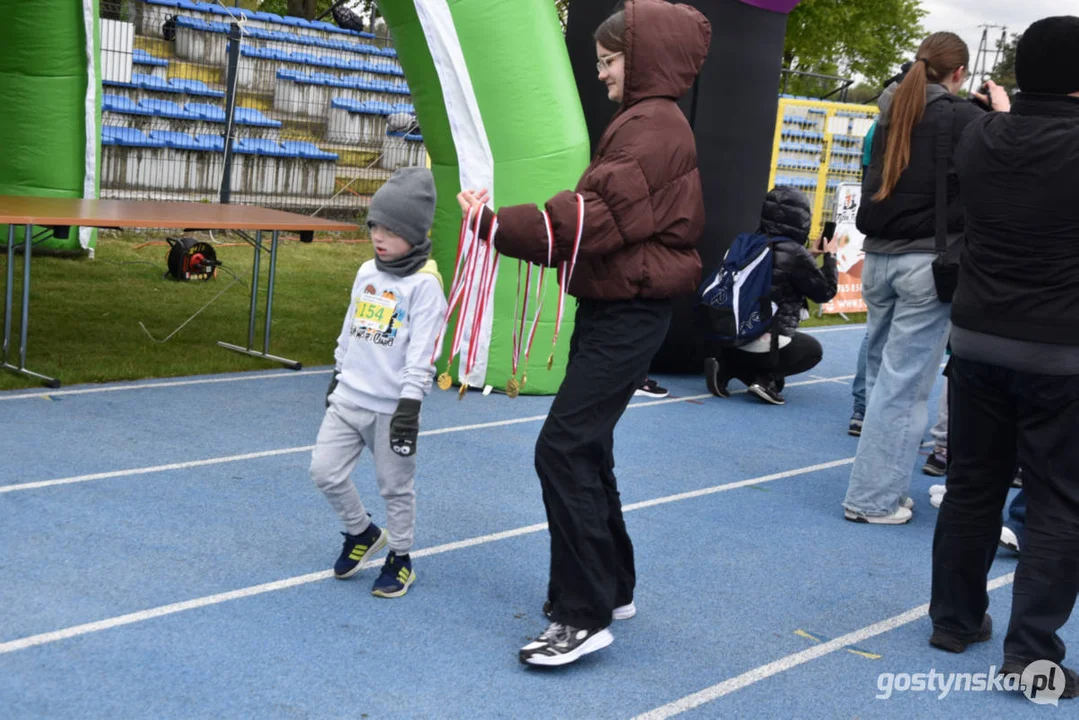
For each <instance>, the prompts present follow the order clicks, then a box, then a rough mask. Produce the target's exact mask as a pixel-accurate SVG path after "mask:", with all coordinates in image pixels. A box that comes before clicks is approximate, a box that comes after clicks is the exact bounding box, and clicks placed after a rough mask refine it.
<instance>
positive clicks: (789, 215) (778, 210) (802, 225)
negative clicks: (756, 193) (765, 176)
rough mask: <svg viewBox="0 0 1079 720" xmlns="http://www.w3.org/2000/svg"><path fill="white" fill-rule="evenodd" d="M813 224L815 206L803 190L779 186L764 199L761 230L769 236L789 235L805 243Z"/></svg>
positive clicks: (798, 241)
mask: <svg viewBox="0 0 1079 720" xmlns="http://www.w3.org/2000/svg"><path fill="white" fill-rule="evenodd" d="M812 224H813V208H812V207H811V206H810V204H809V198H807V197H806V196H805V193H803V192H802V191H801V190H797V189H795V188H792V187H777V188H774V189H773V190H772V191H771V192H769V193H768V195H767V197H765V199H764V209H763V210H762V211H761V231H763V232H764V234H766V235H768V236H769V237H787V238H790V239H791V240H794V241H795V242H797V243H801V244H805V242H806V240H808V239H809V228H810V226H811V225H812Z"/></svg>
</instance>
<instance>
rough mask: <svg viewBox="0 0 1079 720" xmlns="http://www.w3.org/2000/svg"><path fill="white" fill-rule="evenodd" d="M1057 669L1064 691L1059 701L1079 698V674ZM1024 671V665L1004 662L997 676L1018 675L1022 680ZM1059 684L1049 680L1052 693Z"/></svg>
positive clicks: (1069, 670)
mask: <svg viewBox="0 0 1079 720" xmlns="http://www.w3.org/2000/svg"><path fill="white" fill-rule="evenodd" d="M1057 667H1059V668H1060V669H1061V670H1062V671H1063V672H1064V689H1063V690H1062V691H1061V693H1060V699H1061V700H1071V699H1073V698H1076V697H1079V673H1076V672H1075V671H1074V670H1072V669H1071V668H1066V667H1063V666H1060V665H1057ZM1026 669H1027V664H1026V663H1021V662H1012V661H1008V660H1005V661H1004V664H1003V665H1002V666H1001V667H1000V670H999V671H998V672H997V674H998V675H1001V676H1002V677H1008V676H1009V675H1018V676H1019V677H1020V678H1022V677H1023V671H1024V670H1026ZM1053 680H1056V682H1053ZM1059 682H1060V680H1059V679H1057V678H1052V679H1050V683H1051V684H1052V689H1053V690H1054V691H1055V690H1056V689H1057V688H1058V687H1059V685H1058V684H1057V683H1059Z"/></svg>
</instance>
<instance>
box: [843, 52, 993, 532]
mask: <svg viewBox="0 0 1079 720" xmlns="http://www.w3.org/2000/svg"><path fill="white" fill-rule="evenodd" d="M969 62H970V52H969V50H968V49H967V45H966V43H964V42H963V41H962V40H961V39H960V38H959V36H957V35H955V34H954V33H948V32H941V33H934V34H933V35H930V36H929V37H928V38H926V40H925V41H924V42H923V43H922V45H921V47H920V48H919V49H918V54H917V56H916V58H915V61H914V63H913V65H912V66H911V68H910V70H909V71H908V72H907V73H906V75H905V76H904V77H903V79H902V80H901V81H900V82H899V83H898V84H893V85H891V86H890V87H889V88H888V89H887V90H886V91H885V92H884V94H883V95H882V96H881V99H880V110H881V112H880V118H879V121H878V127H877V130H876V139H875V141H874V143H873V150H872V157H871V161H870V165H869V169H868V171H867V172H866V174H865V178H864V179H863V182H862V198H863V202H862V206H861V209H860V210H859V213H858V229H859V230H860V231H861V232H863V233H865V235H866V240H865V245H864V247H865V252H866V259H865V267H864V270H863V273H862V283H863V295H864V297H865V301H866V305H867V306H868V308H869V345H868V363H867V367H866V388H867V400H868V402H867V404H866V411H865V420H864V423H863V427H862V435H861V441H860V443H859V445H858V454H857V457H856V458H855V461H854V467H853V468H852V470H851V478H850V486H849V488H848V489H847V496H846V498H845V500H844V501H843V507H844V509H845V516H846V518H847V519H848V520H851V521H854V522H862V523H873V524H884V525H901V524H903V523H906V522H909V521H910V519H911V517H913V513H912V512H911V508H912V506H913V502H912V501H911V499H910V496H909V493H908V491H909V489H910V480H911V474H912V472H911V471H912V469H913V467H914V462H915V459H916V458H917V456H918V450H919V448H920V446H921V440H922V435H923V433H924V430H925V426H926V421H927V419H928V417H927V412H926V401H927V400H928V397H929V392H930V391H931V390H932V388H933V383H934V380H935V379H936V377H937V375H938V373H939V367H940V363H941V360H942V359H943V357H944V350H945V347H946V346H947V342H948V332H949V327H950V325H949V316H950V313H951V306H950V305H948V304H946V303H943V302H941V301H940V299H939V298H938V296H937V291H936V285H935V283H934V278H933V268H932V265H933V260H934V258H935V253H936V188H937V183H936V179H937V174H936V169H937V160H936V158H937V152H938V151H937V142H938V136H940V135H941V134H943V135H944V136H945V139H946V140H947V141H948V143H949V146H948V156H949V157H948V161H947V162H948V168H947V213H946V215H947V240H948V244H949V245H950V244H952V243H954V242H956V241H957V240H958V239H959V238H960V237H961V235H962V232H963V204H962V199H961V196H960V192H959V182H958V179H957V177H956V172H955V167H954V163H953V161H952V159H951V154H952V152H954V150H955V147H956V145H957V144H958V143H959V138H960V136H961V135H962V133H963V130H964V129H965V128H966V126H967V125H968V124H970V123H971V122H972V121H974V120H975V119H976V118H978V117H979V116H980V115H982V114H983V113H984V110H983V109H982V108H980V107H978V105H976V104H974V103H972V102H969V101H967V100H964V99H963V98H960V97H959V96H958V95H957V93H958V92H959V89H960V87H961V86H962V84H963V81H964V80H965V79H966V77H967V65H968V63H969ZM989 92H990V96H989V98H984V97H980V98H979V99H980V100H982V102H983V103H985V104H989V105H991V106H992V107H994V108H995V109H997V110H1007V109H1008V96H1007V94H1006V93H1005V92H1004V91H1003V89H1001V88H999V87H998V86H996V85H994V84H992V83H990V84H989ZM987 100H988V102H987Z"/></svg>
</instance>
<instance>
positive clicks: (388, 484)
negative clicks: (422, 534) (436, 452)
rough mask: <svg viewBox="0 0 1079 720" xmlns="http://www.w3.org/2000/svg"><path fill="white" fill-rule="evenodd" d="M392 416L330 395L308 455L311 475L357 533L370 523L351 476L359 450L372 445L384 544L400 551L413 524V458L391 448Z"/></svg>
mask: <svg viewBox="0 0 1079 720" xmlns="http://www.w3.org/2000/svg"><path fill="white" fill-rule="evenodd" d="M391 418H392V416H391V415H385V414H381V413H375V412H371V411H370V410H364V409H363V408H361V407H358V406H356V405H353V404H352V403H349V402H347V401H345V400H341V399H339V398H338V397H337V396H336V395H334V396H331V397H330V407H329V408H327V410H326V416H325V417H324V418H323V419H322V427H321V428H319V431H318V439H317V440H316V441H315V450H314V452H312V453H311V479H312V480H314V481H315V485H316V486H317V487H318V489H319V490H321V491H322V492H323V494H324V495H325V496H326V499H327V500H329V501H330V505H332V506H333V509H334V510H335V511H337V515H338V517H340V518H341V522H343V523H344V524H345V529H346V531H347V532H348V533H349V534H350V535H359V534H360V533H362V532H363V531H364V530H366V529H367V527H368V526H369V525H370V524H371V518H370V517H369V516H368V514H367V509H366V508H365V507H364V506H363V502H361V501H360V494H359V492H357V491H356V485H355V483H353V482H352V478H351V475H352V471H353V469H355V467H356V463H357V462H358V461H359V459H360V453H362V452H363V449H364V448H365V447H368V448H371V453H372V455H373V456H374V459H375V479H376V480H377V481H378V491H379V493H380V494H381V495H382V499H383V500H385V502H386V529H387V530H388V531H389V535H390V538H389V547H390V550H393V551H394V552H396V553H397V554H398V555H402V554H404V553H407V552H408V551H409V549H410V548H411V547H412V539H413V534H414V532H415V527H416V493H415V491H414V490H413V488H412V485H413V479H414V478H415V476H416V457H415V456H414V455H413V456H410V457H401V456H400V455H398V454H397V453H395V452H394V451H393V450H392V449H391V448H390V419H391Z"/></svg>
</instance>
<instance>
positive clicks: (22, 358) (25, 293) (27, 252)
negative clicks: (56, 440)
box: [0, 225, 60, 388]
mask: <svg viewBox="0 0 1079 720" xmlns="http://www.w3.org/2000/svg"><path fill="white" fill-rule="evenodd" d="M25 232H26V237H25V238H24V240H23V258H22V325H20V326H19V364H18V366H15V365H12V364H11V363H9V362H8V351H9V350H10V345H11V303H12V301H13V300H14V298H13V292H12V289H13V288H12V285H13V283H12V281H13V280H14V279H15V273H14V262H13V261H14V259H15V253H14V249H15V246H14V243H15V228H14V227H11V226H9V229H8V245H7V250H8V257H7V289H6V291H5V299H6V301H7V302H6V304H5V305H4V360H3V364H2V365H0V367H3V368H4V369H5V370H10V371H11V372H15V373H18V374H19V375H26V376H27V377H32V378H36V379H38V380H41V381H42V382H43V383H45V386H46V387H50V388H58V387H60V381H59V380H57V379H56V378H51V377H49V376H48V375H41V374H39V373H36V372H33V371H32V370H27V369H26V339H27V335H28V331H29V329H30V256H31V255H32V254H33V252H32V249H33V244H34V227H33V226H32V225H27V226H26V230H25Z"/></svg>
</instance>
